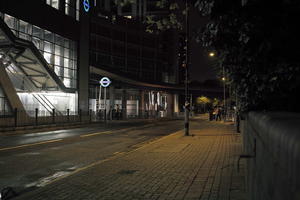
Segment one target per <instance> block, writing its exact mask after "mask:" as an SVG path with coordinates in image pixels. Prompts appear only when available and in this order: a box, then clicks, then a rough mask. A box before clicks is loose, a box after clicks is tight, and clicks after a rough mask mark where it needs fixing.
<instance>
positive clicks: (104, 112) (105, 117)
mask: <svg viewBox="0 0 300 200" xmlns="http://www.w3.org/2000/svg"><path fill="white" fill-rule="evenodd" d="M104 121H105V122H106V87H105V88H104Z"/></svg>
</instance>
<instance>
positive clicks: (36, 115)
mask: <svg viewBox="0 0 300 200" xmlns="http://www.w3.org/2000/svg"><path fill="white" fill-rule="evenodd" d="M38 115H39V109H38V108H36V109H35V125H36V126H37V125H38Z"/></svg>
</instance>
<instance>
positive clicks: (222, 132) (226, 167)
mask: <svg viewBox="0 0 300 200" xmlns="http://www.w3.org/2000/svg"><path fill="white" fill-rule="evenodd" d="M190 132H191V134H193V135H194V136H188V137H185V136H183V131H179V132H177V133H174V134H172V135H169V136H166V137H163V138H161V139H159V140H157V141H154V142H151V143H149V144H144V145H142V146H141V147H139V148H137V149H135V150H133V151H131V152H128V153H120V154H116V155H115V156H114V157H112V158H110V159H107V160H104V161H99V162H98V163H95V164H93V165H91V166H89V167H86V168H84V169H81V170H79V171H77V172H75V173H73V174H72V175H70V176H68V177H65V178H62V179H60V180H57V181H54V182H52V183H51V184H49V185H47V186H45V187H43V188H39V189H36V190H34V191H32V192H29V193H26V194H24V195H22V196H20V197H18V198H16V199H18V200H21V199H22V200H25V199H26V200H32V199H35V200H45V199H49V200H52V199H53V200H62V199H70V200H77V199H78V200H79V199H80V200H92V199H95V200H96V199H97V200H98V199H107V200H114V199H115V200H127V199H128V200H134V199H143V200H144V199H145V200H148V199H159V200H164V199H170V200H175V199H201V200H217V199H218V200H223V199H224V200H225V199H226V200H229V199H230V200H243V199H245V197H244V195H245V194H244V167H243V165H241V166H240V168H241V169H240V172H239V173H238V172H237V169H236V168H237V166H236V164H237V158H238V155H239V154H241V138H240V136H239V135H237V134H236V133H235V132H234V127H233V125H230V124H224V123H221V122H208V121H204V120H200V119H194V120H192V122H191V130H190ZM241 164H242V163H241Z"/></svg>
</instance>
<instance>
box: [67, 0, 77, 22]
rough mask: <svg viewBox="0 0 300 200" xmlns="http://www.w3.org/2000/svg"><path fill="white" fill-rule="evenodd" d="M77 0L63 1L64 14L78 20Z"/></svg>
mask: <svg viewBox="0 0 300 200" xmlns="http://www.w3.org/2000/svg"><path fill="white" fill-rule="evenodd" d="M79 9H80V8H79V0H66V1H65V14H66V15H69V16H71V17H74V18H76V20H77V21H79Z"/></svg>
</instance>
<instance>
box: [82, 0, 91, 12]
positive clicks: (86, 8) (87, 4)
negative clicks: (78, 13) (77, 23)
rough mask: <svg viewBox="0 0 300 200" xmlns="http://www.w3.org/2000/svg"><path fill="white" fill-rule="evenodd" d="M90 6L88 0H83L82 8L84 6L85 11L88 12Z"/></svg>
mask: <svg viewBox="0 0 300 200" xmlns="http://www.w3.org/2000/svg"><path fill="white" fill-rule="evenodd" d="M90 7H91V6H90V2H89V0H83V8H84V10H85V12H89V10H90Z"/></svg>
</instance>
